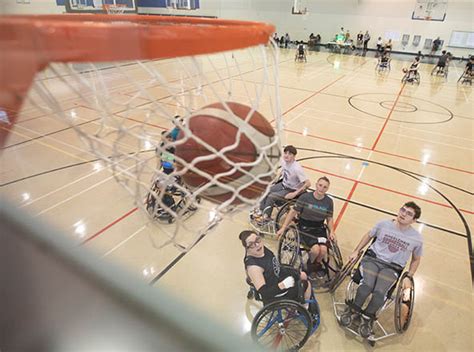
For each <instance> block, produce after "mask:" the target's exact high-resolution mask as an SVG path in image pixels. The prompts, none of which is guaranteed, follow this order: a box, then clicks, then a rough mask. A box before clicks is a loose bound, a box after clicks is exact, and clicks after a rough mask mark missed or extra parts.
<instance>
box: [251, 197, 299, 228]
mask: <svg viewBox="0 0 474 352" xmlns="http://www.w3.org/2000/svg"><path fill="white" fill-rule="evenodd" d="M303 193H304V192H303ZM303 193H301V194H303ZM301 194H299V195H298V196H296V198H293V199H285V198H281V199H278V200H277V201H276V202H275V203H274V210H273V213H275V211H276V215H275V220H272V217H270V220H269V221H267V222H264V223H259V222H258V221H257V220H256V219H255V218H254V216H253V214H252V213H251V214H250V224H251V225H252V227H253V228H254V230H255V231H258V232H260V233H261V234H264V235H270V236H274V235H275V234H276V232H277V231H278V230H279V229H280V228H281V226H282V225H283V221H285V216H286V214H287V213H288V210H289V209H290V207H291V206H293V205H294V204H295V203H296V201H297V199H298V198H299V196H301ZM265 210H266V209H265ZM265 210H264V211H263V212H265Z"/></svg>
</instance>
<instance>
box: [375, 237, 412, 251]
mask: <svg viewBox="0 0 474 352" xmlns="http://www.w3.org/2000/svg"><path fill="white" fill-rule="evenodd" d="M382 243H384V244H386V245H387V248H388V250H389V251H390V252H392V253H397V252H398V251H403V252H405V251H406V250H407V249H408V246H409V245H410V244H409V243H408V242H405V241H403V240H402V239H400V238H397V237H393V236H390V235H385V237H384V238H383V240H382Z"/></svg>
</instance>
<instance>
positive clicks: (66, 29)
mask: <svg viewBox="0 0 474 352" xmlns="http://www.w3.org/2000/svg"><path fill="white" fill-rule="evenodd" d="M274 31H275V27H274V26H272V25H270V24H265V23H258V22H247V21H233V20H221V19H209V18H189V17H173V16H141V15H121V16H120V17H116V16H110V15H97V14H66V15H30V16H0V52H1V53H2V55H0V113H2V111H3V112H4V113H6V114H7V117H8V119H9V120H10V122H11V123H13V121H14V120H15V117H16V113H17V111H18V110H19V108H20V106H21V103H22V101H23V98H24V97H25V95H26V93H27V91H28V89H29V87H30V85H31V83H32V81H33V78H34V76H35V74H36V72H38V71H41V70H42V69H43V68H45V67H46V66H47V65H48V64H49V63H51V62H107V61H127V60H151V59H164V58H173V57H183V56H193V55H201V54H210V53H216V52H222V51H228V50H236V49H243V48H247V47H251V46H256V45H259V44H266V43H268V41H269V38H270V36H271V34H272V33H273V32H274ZM4 130H5V128H4V127H2V126H1V122H0V146H2V145H3V142H4V137H5V136H4V133H2V132H4Z"/></svg>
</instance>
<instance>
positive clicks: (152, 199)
mask: <svg viewBox="0 0 474 352" xmlns="http://www.w3.org/2000/svg"><path fill="white" fill-rule="evenodd" d="M161 183H162V180H160V179H156V180H155V181H154V182H153V186H152V187H151V189H150V192H148V194H147V196H146V200H145V208H146V210H147V212H148V214H149V215H150V216H151V217H153V219H155V220H157V221H158V222H160V223H163V224H172V223H173V222H175V220H176V215H177V216H179V218H180V219H183V220H184V219H187V218H188V217H190V216H191V215H193V214H194V213H195V212H196V210H197V209H198V206H197V204H199V203H201V197H199V196H197V197H196V198H195V199H194V200H193V199H192V196H191V192H190V191H189V190H188V189H187V188H186V186H185V185H184V183H183V182H182V181H181V178H180V177H175V178H174V182H173V183H172V184H169V185H166V186H163V185H162V184H161ZM163 187H164V188H165V189H164V190H163V189H162V188H163ZM173 213H174V214H173Z"/></svg>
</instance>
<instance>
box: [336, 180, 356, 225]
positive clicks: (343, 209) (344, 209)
mask: <svg viewBox="0 0 474 352" xmlns="http://www.w3.org/2000/svg"><path fill="white" fill-rule="evenodd" d="M358 184H359V182H358V181H355V182H354V185H353V186H352V189H351V191H350V192H349V195H348V196H347V198H346V201H345V202H344V205H343V206H342V209H341V211H340V212H339V214H338V216H337V219H336V221H335V222H334V231H336V229H337V225H339V222H340V221H341V219H342V217H343V215H344V213H345V212H346V208H347V205H348V204H349V201H350V200H351V198H352V195H353V194H354V191H355V189H356V188H357V185H358Z"/></svg>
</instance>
